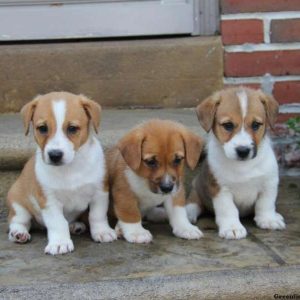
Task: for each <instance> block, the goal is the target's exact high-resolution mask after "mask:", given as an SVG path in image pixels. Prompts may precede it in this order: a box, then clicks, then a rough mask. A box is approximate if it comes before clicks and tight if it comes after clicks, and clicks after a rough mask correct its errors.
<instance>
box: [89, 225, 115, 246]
mask: <svg viewBox="0 0 300 300" xmlns="http://www.w3.org/2000/svg"><path fill="white" fill-rule="evenodd" d="M91 235H92V238H93V240H94V241H95V242H100V243H108V242H112V241H115V240H116V239H117V233H116V232H115V230H113V229H112V228H110V227H108V226H105V228H103V227H102V228H100V229H97V230H93V231H92V232H91Z"/></svg>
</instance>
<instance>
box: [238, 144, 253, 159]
mask: <svg viewBox="0 0 300 300" xmlns="http://www.w3.org/2000/svg"><path fill="white" fill-rule="evenodd" d="M235 150H236V153H237V155H238V157H239V158H241V159H245V158H247V157H248V155H249V153H250V148H248V147H245V146H240V147H237V148H236V149H235Z"/></svg>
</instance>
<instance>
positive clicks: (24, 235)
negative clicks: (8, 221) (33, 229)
mask: <svg viewBox="0 0 300 300" xmlns="http://www.w3.org/2000/svg"><path fill="white" fill-rule="evenodd" d="M8 239H9V240H10V241H12V242H15V243H20V244H24V243H27V242H29V241H30V239H31V235H30V234H29V232H28V231H27V229H26V228H19V229H18V230H10V231H9V233H8Z"/></svg>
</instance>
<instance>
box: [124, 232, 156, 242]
mask: <svg viewBox="0 0 300 300" xmlns="http://www.w3.org/2000/svg"><path fill="white" fill-rule="evenodd" d="M123 236H124V238H125V239H126V241H128V242H129V243H138V244H148V243H150V242H151V241H152V234H151V233H150V231H149V230H146V229H140V230H136V231H133V232H130V233H124V234H123Z"/></svg>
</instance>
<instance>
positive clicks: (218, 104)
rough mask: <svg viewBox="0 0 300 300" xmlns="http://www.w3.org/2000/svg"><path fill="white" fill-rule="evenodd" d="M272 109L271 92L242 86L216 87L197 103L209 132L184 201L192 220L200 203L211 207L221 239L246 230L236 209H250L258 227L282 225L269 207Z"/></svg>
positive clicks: (273, 182) (274, 176)
mask: <svg viewBox="0 0 300 300" xmlns="http://www.w3.org/2000/svg"><path fill="white" fill-rule="evenodd" d="M277 112H278V104H277V102H276V101H275V99H274V98H273V97H272V96H269V95H266V94H264V93H263V92H262V91H261V90H258V91H255V90H252V89H249V88H242V87H240V88H231V89H226V90H222V91H220V92H217V93H215V94H213V95H212V96H211V97H209V98H208V99H206V100H204V101H203V102H202V103H201V104H200V105H199V106H198V107H197V114H198V118H199V121H200V124H201V125H202V126H203V128H204V129H205V130H206V131H207V132H209V135H208V142H207V158H206V160H205V161H204V163H203V164H202V166H201V170H200V173H199V175H198V176H197V178H196V179H195V181H194V183H193V184H194V190H193V191H192V192H191V196H190V197H189V202H191V203H190V204H188V205H187V207H186V208H187V211H188V216H189V219H190V220H191V221H192V222H195V221H196V220H197V217H198V215H199V214H200V213H201V205H204V206H205V207H207V208H213V209H214V212H215V216H216V223H217V225H218V227H219V236H220V237H223V238H226V239H240V238H244V237H245V236H246V235H247V231H246V229H245V227H244V226H243V225H242V224H241V222H240V220H239V215H240V216H245V215H247V214H250V213H251V212H253V211H255V218H254V220H255V222H256V224H257V226H258V227H260V228H263V229H284V228H285V223H284V220H283V217H282V216H281V215H280V214H278V213H277V212H276V210H275V201H276V197H277V187H278V181H279V178H278V165H277V161H276V158H275V155H274V152H273V149H272V145H271V141H270V139H269V137H268V135H267V127H268V125H269V126H271V127H272V126H273V125H274V122H275V120H276V116H277Z"/></svg>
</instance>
